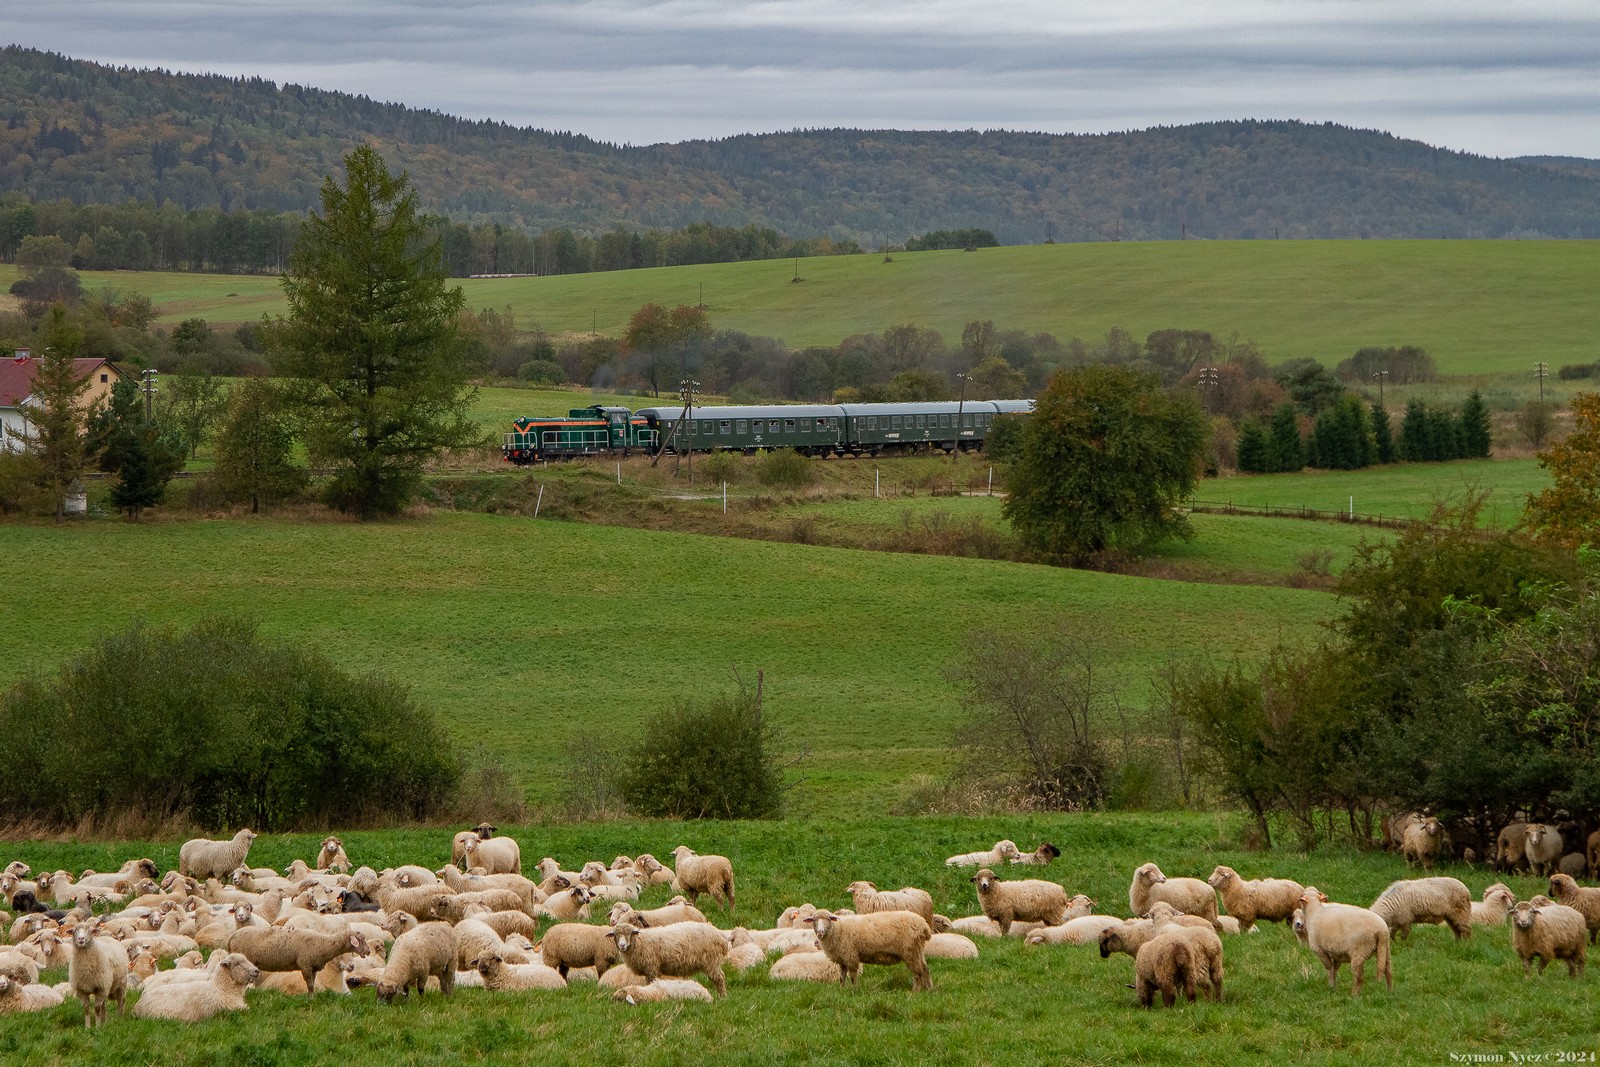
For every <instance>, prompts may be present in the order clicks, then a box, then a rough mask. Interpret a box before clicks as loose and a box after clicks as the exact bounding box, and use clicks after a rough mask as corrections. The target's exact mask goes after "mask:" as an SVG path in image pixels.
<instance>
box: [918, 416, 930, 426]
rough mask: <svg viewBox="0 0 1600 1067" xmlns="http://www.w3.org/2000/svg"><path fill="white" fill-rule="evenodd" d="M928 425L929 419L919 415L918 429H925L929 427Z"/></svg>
mask: <svg viewBox="0 0 1600 1067" xmlns="http://www.w3.org/2000/svg"><path fill="white" fill-rule="evenodd" d="M927 425H928V420H927V417H926V416H924V415H918V416H917V428H918V429H924V428H926V427H927Z"/></svg>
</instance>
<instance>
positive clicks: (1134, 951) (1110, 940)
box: [1100, 919, 1156, 960]
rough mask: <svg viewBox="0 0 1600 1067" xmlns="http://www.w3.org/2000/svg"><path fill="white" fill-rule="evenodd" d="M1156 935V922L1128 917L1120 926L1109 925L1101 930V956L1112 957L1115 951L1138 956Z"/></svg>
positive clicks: (1104, 957)
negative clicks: (1140, 950)
mask: <svg viewBox="0 0 1600 1067" xmlns="http://www.w3.org/2000/svg"><path fill="white" fill-rule="evenodd" d="M1155 936H1156V924H1155V923H1153V922H1151V921H1150V920H1149V919H1126V920H1124V921H1123V922H1122V923H1121V924H1120V925H1118V926H1108V927H1106V928H1105V929H1104V930H1102V931H1101V932H1100V958H1101V959H1103V960H1104V959H1110V958H1111V954H1112V953H1113V952H1123V953H1126V954H1127V955H1129V956H1137V955H1138V954H1139V949H1140V948H1141V947H1143V946H1144V945H1145V944H1146V943H1147V942H1149V941H1150V939H1151V938H1153V937H1155Z"/></svg>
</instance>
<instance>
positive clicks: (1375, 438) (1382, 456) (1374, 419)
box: [1368, 401, 1395, 463]
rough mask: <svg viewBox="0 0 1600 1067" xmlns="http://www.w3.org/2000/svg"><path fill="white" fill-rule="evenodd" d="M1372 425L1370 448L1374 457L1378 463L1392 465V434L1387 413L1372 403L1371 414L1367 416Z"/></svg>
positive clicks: (1380, 405) (1386, 410)
mask: <svg viewBox="0 0 1600 1067" xmlns="http://www.w3.org/2000/svg"><path fill="white" fill-rule="evenodd" d="M1368 418H1369V420H1370V421H1371V423H1372V447H1373V452H1374V457H1375V458H1376V460H1377V462H1379V463H1393V462H1394V461H1395V454H1394V432H1393V431H1392V430H1391V429H1390V428H1389V411H1388V409H1387V408H1385V407H1384V406H1383V405H1382V404H1379V403H1378V402H1377V401H1373V404H1372V413H1371V414H1370V415H1369V416H1368Z"/></svg>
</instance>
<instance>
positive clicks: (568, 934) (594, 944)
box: [539, 923, 618, 978]
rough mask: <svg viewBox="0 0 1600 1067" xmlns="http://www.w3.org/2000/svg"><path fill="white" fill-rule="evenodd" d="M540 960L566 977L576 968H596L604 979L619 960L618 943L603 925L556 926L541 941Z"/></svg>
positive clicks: (567, 924) (575, 924)
mask: <svg viewBox="0 0 1600 1067" xmlns="http://www.w3.org/2000/svg"><path fill="white" fill-rule="evenodd" d="M539 958H540V959H541V960H543V961H544V965H545V966H546V967H553V968H555V970H556V971H557V972H559V973H560V975H561V977H562V978H566V977H567V972H568V971H570V970H572V969H573V968H576V967H593V968H594V970H595V974H596V975H597V976H604V975H605V973H606V971H607V970H609V969H610V968H611V967H613V966H615V965H616V963H617V961H618V956H617V942H616V940H615V939H614V938H612V937H611V936H610V931H608V930H607V929H606V928H605V927H603V926H588V925H585V924H584V923H556V924H555V925H554V926H552V927H550V929H548V930H546V931H545V935H544V940H543V941H540V942H539Z"/></svg>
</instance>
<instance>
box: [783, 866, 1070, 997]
mask: <svg viewBox="0 0 1600 1067" xmlns="http://www.w3.org/2000/svg"><path fill="white" fill-rule="evenodd" d="M990 876H991V877H993V872H990ZM1056 888H1057V889H1059V888H1060V886H1057V887H1056ZM811 928H812V930H814V931H815V932H816V935H817V943H818V944H819V945H821V946H822V951H823V953H824V954H825V955H826V956H827V957H828V958H829V959H830V960H832V961H833V962H834V963H836V964H838V965H839V980H840V981H841V982H843V981H844V980H845V979H846V978H848V979H849V980H850V984H851V985H855V984H857V979H858V978H859V977H860V975H861V965H862V964H864V963H871V964H876V965H881V966H892V965H893V964H896V963H904V964H905V965H906V967H907V968H908V969H909V970H910V971H911V988H912V989H913V990H918V989H924V990H926V989H932V988H933V978H932V976H931V975H929V974H928V962H927V960H926V958H925V957H924V949H925V947H926V946H927V944H928V941H929V940H931V939H932V937H933V931H932V930H931V929H930V928H929V926H928V922H927V920H926V919H924V918H923V917H922V916H920V915H917V914H915V913H913V912H909V911H880V912H874V913H873V914H871V915H835V914H834V913H833V912H831V911H819V912H817V913H816V914H815V915H813V916H812V917H811Z"/></svg>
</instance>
